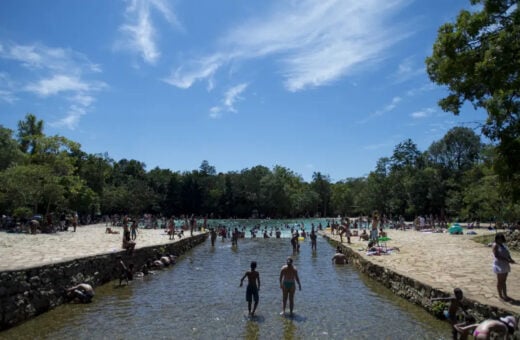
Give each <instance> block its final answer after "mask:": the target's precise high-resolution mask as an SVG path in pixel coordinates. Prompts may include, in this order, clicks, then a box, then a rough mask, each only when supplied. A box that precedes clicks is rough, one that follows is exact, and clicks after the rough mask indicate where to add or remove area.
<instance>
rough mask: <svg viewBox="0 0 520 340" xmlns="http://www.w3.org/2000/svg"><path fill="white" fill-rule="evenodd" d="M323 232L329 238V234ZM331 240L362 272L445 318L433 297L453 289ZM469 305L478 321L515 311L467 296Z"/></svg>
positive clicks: (442, 295) (466, 304)
mask: <svg viewBox="0 0 520 340" xmlns="http://www.w3.org/2000/svg"><path fill="white" fill-rule="evenodd" d="M322 235H323V236H324V237H327V235H325V234H322ZM328 240H329V242H330V243H332V244H333V245H334V247H337V246H338V245H339V246H341V248H342V249H343V253H344V254H346V255H347V257H348V259H349V262H350V263H351V264H353V265H354V266H355V267H357V268H358V270H359V271H361V272H362V273H364V274H366V275H368V276H369V277H370V278H371V279H373V280H376V281H378V282H379V283H381V284H382V285H383V286H385V287H387V288H388V289H390V290H391V291H392V292H393V293H394V294H396V295H398V296H400V297H402V298H404V299H406V300H408V301H410V302H412V303H414V304H416V305H419V306H421V307H423V308H424V309H425V310H426V311H428V312H429V313H431V314H433V315H434V316H436V317H439V318H441V317H442V310H443V309H444V308H443V306H439V305H438V303H432V301H431V299H432V298H434V297H447V296H449V295H453V292H445V291H442V290H439V289H436V288H433V287H431V286H429V285H427V284H424V283H422V282H419V281H417V280H414V279H412V278H410V277H407V276H404V275H401V274H398V273H396V272H394V271H392V270H390V269H388V268H385V267H383V266H380V265H377V264H374V263H372V262H370V261H369V260H367V259H366V258H364V257H363V256H361V255H360V254H358V253H357V252H355V251H353V250H352V249H351V248H348V247H346V246H345V245H343V244H340V243H339V242H338V241H335V240H333V239H330V238H328ZM465 306H466V307H467V311H468V312H469V313H470V314H471V315H473V316H474V317H475V318H476V319H477V320H483V319H487V318H496V317H499V316H503V315H505V314H511V312H508V311H506V310H503V309H500V308H498V307H495V306H490V305H483V304H481V303H478V302H477V301H473V300H470V299H465ZM517 317H518V315H517Z"/></svg>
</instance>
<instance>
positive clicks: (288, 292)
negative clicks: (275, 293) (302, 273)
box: [280, 257, 302, 315]
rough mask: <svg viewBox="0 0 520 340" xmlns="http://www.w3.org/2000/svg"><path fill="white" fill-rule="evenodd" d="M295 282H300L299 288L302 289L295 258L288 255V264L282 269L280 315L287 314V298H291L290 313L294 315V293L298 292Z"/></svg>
mask: <svg viewBox="0 0 520 340" xmlns="http://www.w3.org/2000/svg"><path fill="white" fill-rule="evenodd" d="M295 283H298V288H299V290H302V285H301V284H300V278H299V277H298V270H296V268H295V267H294V266H293V259H292V258H291V257H288V258H287V264H286V265H285V266H283V267H282V269H281V271H280V289H282V312H281V313H280V315H285V307H286V305H287V298H289V311H290V315H293V309H294V293H295V292H296V284H295Z"/></svg>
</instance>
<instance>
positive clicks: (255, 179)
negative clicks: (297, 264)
mask: <svg viewBox="0 0 520 340" xmlns="http://www.w3.org/2000/svg"><path fill="white" fill-rule="evenodd" d="M495 158H496V147H495V146H493V145H485V144H483V143H482V142H481V139H480V137H479V136H478V135H477V134H475V132H474V131H473V130H471V129H469V128H466V127H455V128H453V129H451V130H450V131H448V132H447V133H446V135H445V136H444V137H443V138H442V139H440V140H438V141H435V142H434V143H432V144H431V145H430V147H429V148H428V150H425V151H420V150H418V148H417V146H416V144H415V143H414V142H413V141H412V140H410V139H408V140H405V141H403V142H401V143H399V144H398V145H396V146H395V148H394V150H393V154H392V155H388V157H383V158H381V159H379V161H378V162H377V164H376V165H375V168H374V170H373V171H371V172H370V173H369V174H368V176H366V177H361V178H346V179H344V180H341V181H338V182H335V183H332V181H331V179H330V177H329V176H328V175H326V174H323V173H321V172H315V173H314V174H313V177H312V181H311V182H310V183H308V182H306V181H304V180H303V178H302V177H301V176H300V175H298V174H297V173H295V172H293V171H291V170H290V169H288V168H286V167H284V166H282V165H277V166H275V167H273V168H272V169H270V168H267V167H265V166H262V165H257V166H254V167H252V168H247V169H242V170H239V171H231V172H227V173H222V172H217V169H215V167H214V166H211V165H210V163H209V162H208V161H206V160H203V161H202V162H201V165H200V167H199V168H198V169H195V170H192V171H186V172H179V171H174V170H171V169H160V168H158V167H156V168H154V169H151V170H147V169H146V165H145V164H144V163H142V162H140V161H138V160H128V159H121V160H119V161H116V160H113V159H111V158H110V157H109V156H108V154H88V153H86V152H84V151H82V150H81V146H80V145H79V144H78V143H76V142H74V141H71V140H68V139H66V138H64V137H61V136H47V135H45V133H44V123H43V121H41V120H38V119H37V118H36V117H35V116H34V115H32V114H28V115H27V116H26V117H25V120H23V121H20V122H19V123H18V130H17V131H12V130H10V129H7V128H5V127H3V126H0V211H1V212H2V214H6V215H11V216H15V217H17V218H28V217H30V216H32V215H34V214H47V213H54V214H61V213H63V212H65V213H70V212H73V211H74V212H78V213H79V214H80V215H83V216H86V215H90V216H92V217H95V216H99V215H104V214H115V213H118V214H123V213H128V214H133V215H142V214H144V213H151V214H161V215H164V216H171V215H175V216H180V215H183V214H190V215H191V214H195V215H199V216H209V217H213V218H217V217H221V218H227V217H240V218H249V217H271V218H281V217H313V216H337V215H342V216H358V215H369V214H371V213H372V212H373V211H376V210H377V211H378V212H379V213H381V214H386V215H387V216H393V217H397V216H400V215H401V216H403V217H404V218H406V219H407V220H410V219H413V218H414V217H416V216H418V215H430V214H431V215H434V216H438V217H445V218H447V219H457V220H461V221H463V220H481V221H495V220H496V221H513V220H515V221H516V220H518V218H519V217H520V206H519V205H518V204H515V203H514V202H513V201H512V200H510V199H509V198H508V196H507V195H506V194H504V193H503V192H502V190H501V189H500V188H501V186H499V182H498V180H499V179H498V175H497V174H496V173H495V172H494V169H493V164H494V161H495Z"/></svg>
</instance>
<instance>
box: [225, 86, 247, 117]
mask: <svg viewBox="0 0 520 340" xmlns="http://www.w3.org/2000/svg"><path fill="white" fill-rule="evenodd" d="M245 89H247V84H246V83H242V84H239V85H237V86H234V87H232V88H230V89H229V90H227V92H226V94H225V96H224V105H225V107H226V108H227V109H228V111H231V112H236V109H235V107H234V105H235V102H236V101H237V100H239V99H241V97H240V94H241V93H242V92H244V91H245Z"/></svg>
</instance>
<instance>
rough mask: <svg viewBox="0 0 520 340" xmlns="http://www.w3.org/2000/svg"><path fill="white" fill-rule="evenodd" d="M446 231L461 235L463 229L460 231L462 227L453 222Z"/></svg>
mask: <svg viewBox="0 0 520 340" xmlns="http://www.w3.org/2000/svg"><path fill="white" fill-rule="evenodd" d="M448 232H449V233H450V234H451V235H454V234H455V235H457V234H460V235H462V234H463V231H462V227H461V226H460V225H459V224H458V223H455V224H453V225H452V226H451V227H450V228H449V229H448Z"/></svg>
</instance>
